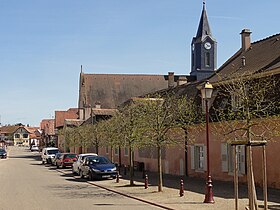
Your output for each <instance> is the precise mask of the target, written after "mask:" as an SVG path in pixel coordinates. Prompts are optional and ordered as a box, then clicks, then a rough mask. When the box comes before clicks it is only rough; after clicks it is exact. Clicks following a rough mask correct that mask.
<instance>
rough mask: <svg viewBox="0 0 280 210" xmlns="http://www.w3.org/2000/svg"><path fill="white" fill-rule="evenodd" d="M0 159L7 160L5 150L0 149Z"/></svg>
mask: <svg viewBox="0 0 280 210" xmlns="http://www.w3.org/2000/svg"><path fill="white" fill-rule="evenodd" d="M0 158H7V152H6V150H5V149H2V148H0Z"/></svg>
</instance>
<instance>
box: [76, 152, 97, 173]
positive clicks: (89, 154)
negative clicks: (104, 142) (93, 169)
mask: <svg viewBox="0 0 280 210" xmlns="http://www.w3.org/2000/svg"><path fill="white" fill-rule="evenodd" d="M87 156H97V154H96V153H84V154H79V155H78V159H77V161H76V162H74V163H73V166H72V173H73V174H78V175H80V166H81V164H83V161H84V159H85V157H87Z"/></svg>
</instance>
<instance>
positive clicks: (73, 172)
mask: <svg viewBox="0 0 280 210" xmlns="http://www.w3.org/2000/svg"><path fill="white" fill-rule="evenodd" d="M72 174H74V175H76V172H75V171H74V168H73V167H72Z"/></svg>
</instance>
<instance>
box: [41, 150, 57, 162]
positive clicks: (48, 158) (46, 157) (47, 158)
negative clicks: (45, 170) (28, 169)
mask: <svg viewBox="0 0 280 210" xmlns="http://www.w3.org/2000/svg"><path fill="white" fill-rule="evenodd" d="M56 153H59V150H58V148H56V147H46V148H43V150H42V154H41V158H42V164H45V163H52V159H53V158H54V157H55V154H56Z"/></svg>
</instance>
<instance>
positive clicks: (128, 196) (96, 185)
mask: <svg viewBox="0 0 280 210" xmlns="http://www.w3.org/2000/svg"><path fill="white" fill-rule="evenodd" d="M56 171H58V172H60V173H62V174H64V175H66V174H68V173H65V172H64V171H61V170H59V169H56ZM73 178H74V179H78V178H76V177H75V176H73ZM85 182H86V183H88V184H90V185H93V186H95V187H99V188H101V189H104V190H107V191H109V192H113V193H116V194H119V195H122V196H124V197H127V198H131V199H134V200H138V201H141V202H143V203H147V204H150V205H153V206H156V207H159V208H162V209H166V210H176V209H173V208H170V207H167V206H163V205H161V204H158V203H155V202H152V201H148V200H145V199H142V198H138V197H135V196H131V195H128V194H125V193H122V192H119V191H116V190H112V189H110V188H107V187H104V186H101V185H98V184H95V183H92V182H89V181H85Z"/></svg>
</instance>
